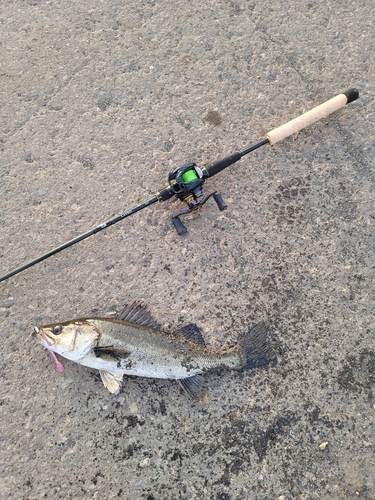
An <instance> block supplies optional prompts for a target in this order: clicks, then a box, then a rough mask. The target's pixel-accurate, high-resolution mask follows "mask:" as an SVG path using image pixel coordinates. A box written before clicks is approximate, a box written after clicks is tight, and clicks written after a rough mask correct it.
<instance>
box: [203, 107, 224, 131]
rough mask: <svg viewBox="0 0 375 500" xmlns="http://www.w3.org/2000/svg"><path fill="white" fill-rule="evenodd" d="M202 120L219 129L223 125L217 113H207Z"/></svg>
mask: <svg viewBox="0 0 375 500" xmlns="http://www.w3.org/2000/svg"><path fill="white" fill-rule="evenodd" d="M204 119H205V120H206V121H207V122H208V123H209V124H210V125H213V126H214V127H219V126H220V125H221V124H222V123H223V118H222V116H221V114H220V113H219V112H218V111H209V112H208V113H207V115H206V116H205V117H204Z"/></svg>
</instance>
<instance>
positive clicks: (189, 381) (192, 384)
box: [177, 375, 204, 401]
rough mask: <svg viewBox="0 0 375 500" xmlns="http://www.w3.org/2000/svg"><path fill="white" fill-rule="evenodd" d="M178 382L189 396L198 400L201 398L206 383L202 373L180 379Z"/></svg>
mask: <svg viewBox="0 0 375 500" xmlns="http://www.w3.org/2000/svg"><path fill="white" fill-rule="evenodd" d="M177 382H178V383H179V384H180V386H181V387H182V388H183V390H184V391H185V392H186V394H187V395H188V396H190V397H191V398H193V399H195V400H196V401H199V400H200V392H201V390H202V387H203V384H204V378H203V377H202V376H201V375H194V376H193V377H189V378H182V379H178V380H177Z"/></svg>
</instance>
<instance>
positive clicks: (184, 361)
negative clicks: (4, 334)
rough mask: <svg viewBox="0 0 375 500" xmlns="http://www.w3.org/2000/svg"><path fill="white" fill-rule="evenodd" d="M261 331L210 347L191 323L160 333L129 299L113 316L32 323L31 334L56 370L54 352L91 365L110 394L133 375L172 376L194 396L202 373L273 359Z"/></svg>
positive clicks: (254, 365)
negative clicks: (229, 344)
mask: <svg viewBox="0 0 375 500" xmlns="http://www.w3.org/2000/svg"><path fill="white" fill-rule="evenodd" d="M267 332H268V328H267V327H266V325H265V323H258V324H257V325H255V326H254V327H253V328H251V329H250V330H249V331H248V332H247V333H246V334H245V335H244V336H243V337H242V338H241V339H240V341H239V342H238V344H237V345H236V346H234V347H231V348H229V349H225V350H219V351H215V350H212V349H210V348H209V347H207V346H206V344H205V341H204V339H203V336H202V333H201V331H200V329H199V328H198V327H197V326H196V325H195V324H188V325H186V326H184V327H182V328H180V329H179V330H176V331H175V332H173V333H167V332H164V331H162V330H161V328H160V325H159V324H158V323H157V322H156V321H155V320H154V319H153V317H152V316H151V314H150V313H149V311H148V310H147V309H146V307H145V306H144V305H143V304H141V303H137V302H133V303H132V304H130V305H128V306H125V307H124V309H123V310H122V311H121V313H119V314H116V316H114V317H113V318H105V317H101V318H83V319H76V320H72V321H67V322H63V323H59V324H53V325H47V326H41V327H37V326H35V327H34V331H33V333H32V336H33V337H34V338H35V339H36V340H37V341H38V342H39V343H40V344H41V345H42V346H43V347H45V348H46V349H47V350H48V351H49V353H50V354H51V356H52V357H53V358H54V360H55V362H56V367H57V369H58V371H60V372H63V365H62V364H61V363H60V362H59V361H58V359H57V357H56V354H58V355H60V356H62V357H63V358H66V359H68V360H71V361H74V362H76V363H79V364H80V365H83V366H87V367H90V368H95V369H97V370H99V373H100V376H101V379H102V382H103V384H104V387H105V388H106V389H108V390H109V392H111V393H112V394H118V392H119V390H120V387H121V384H122V382H123V376H124V375H135V376H139V377H148V378H161V379H170V380H176V381H177V382H178V383H179V384H180V386H181V387H182V389H184V391H185V392H186V393H187V394H188V395H189V396H190V397H191V398H193V399H195V400H199V399H200V397H201V394H202V387H203V384H204V377H203V374H205V373H206V372H209V371H211V370H215V369H218V368H228V369H233V370H242V369H252V368H258V367H261V366H265V365H268V364H269V363H271V362H272V361H274V360H275V359H276V356H275V353H274V351H273V349H272V347H271V346H270V344H269V343H268V340H267ZM55 353H56V354H55Z"/></svg>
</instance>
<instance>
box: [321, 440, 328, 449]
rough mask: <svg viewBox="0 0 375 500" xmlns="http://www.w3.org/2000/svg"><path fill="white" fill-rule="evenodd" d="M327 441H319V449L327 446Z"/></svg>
mask: <svg viewBox="0 0 375 500" xmlns="http://www.w3.org/2000/svg"><path fill="white" fill-rule="evenodd" d="M327 444H328V441H323V443H320V445H319V448H320V449H321V450H325V449H326V447H327Z"/></svg>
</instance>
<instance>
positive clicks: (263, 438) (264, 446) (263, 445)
mask: <svg viewBox="0 0 375 500" xmlns="http://www.w3.org/2000/svg"><path fill="white" fill-rule="evenodd" d="M295 421H296V417H295V416H294V415H293V414H292V413H287V414H286V415H285V416H283V417H279V418H277V419H276V420H275V422H274V424H272V425H271V426H270V427H268V429H267V430H265V431H262V430H258V431H257V432H256V433H255V436H256V438H255V439H254V441H253V446H254V450H255V451H256V453H257V455H258V458H259V460H263V459H264V458H265V456H266V454H267V451H268V448H269V447H270V446H272V445H273V444H275V442H276V441H277V438H278V436H280V435H282V434H285V432H286V430H285V428H286V427H289V426H290V425H291V424H292V423H293V422H295Z"/></svg>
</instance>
